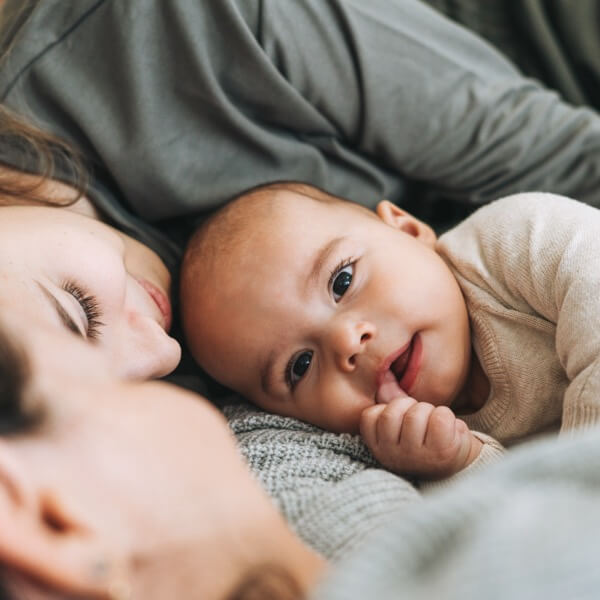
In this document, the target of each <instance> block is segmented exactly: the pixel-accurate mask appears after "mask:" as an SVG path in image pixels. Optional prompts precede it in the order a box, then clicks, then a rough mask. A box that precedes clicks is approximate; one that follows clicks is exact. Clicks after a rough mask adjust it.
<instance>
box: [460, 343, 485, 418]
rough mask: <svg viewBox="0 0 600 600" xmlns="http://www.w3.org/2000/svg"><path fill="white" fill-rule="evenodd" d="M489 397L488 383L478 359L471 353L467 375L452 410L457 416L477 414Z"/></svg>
mask: <svg viewBox="0 0 600 600" xmlns="http://www.w3.org/2000/svg"><path fill="white" fill-rule="evenodd" d="M489 395H490V381H489V379H488V378H487V375H486V374H485V372H484V371H483V367H482V366H481V363H480V362H479V358H478V357H477V355H476V354H475V353H474V352H473V354H472V356H471V365H470V367H469V374H468V375H467V380H466V381H465V385H464V386H463V388H462V390H461V391H460V393H459V394H458V396H457V397H456V400H455V401H454V402H453V403H452V409H453V410H454V411H455V412H457V413H459V414H469V413H474V412H477V411H478V410H479V409H480V408H481V407H482V406H483V405H484V404H485V403H486V402H487V399H488V397H489Z"/></svg>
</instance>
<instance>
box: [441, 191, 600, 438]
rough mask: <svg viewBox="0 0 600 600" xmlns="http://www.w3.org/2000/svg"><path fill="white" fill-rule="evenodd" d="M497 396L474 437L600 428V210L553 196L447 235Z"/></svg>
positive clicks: (478, 216)
mask: <svg viewBox="0 0 600 600" xmlns="http://www.w3.org/2000/svg"><path fill="white" fill-rule="evenodd" d="M437 249H438V251H439V252H440V254H441V255H442V256H443V257H444V258H445V259H446V261H447V262H448V264H449V265H450V267H451V269H452V270H453V272H454V274H455V275H456V277H457V279H458V282H459V284H460V286H461V289H462V291H463V294H464V296H465V299H466V302H467V308H468V311H469V316H470V320H471V325H472V338H473V345H474V349H475V352H476V354H477V356H478V357H479V360H480V362H481V365H482V367H483V370H484V371H485V373H486V374H487V376H488V378H489V380H490V384H491V392H490V397H489V399H488V400H487V402H486V403H485V404H484V406H483V407H482V408H481V409H480V410H479V411H478V412H476V413H474V414H472V415H466V416H464V417H463V418H464V420H465V421H466V423H467V424H468V425H469V427H470V428H471V429H475V430H478V431H483V432H485V433H488V434H490V435H492V436H494V437H495V438H496V439H498V440H499V441H501V442H502V443H505V444H509V443H512V442H515V441H517V440H519V439H520V438H522V437H523V436H526V435H531V434H534V433H539V432H541V431H545V430H548V429H550V428H553V429H558V427H559V426H560V427H561V431H562V432H565V431H569V430H572V429H575V428H587V427H590V426H593V425H595V424H596V423H598V421H600V370H599V369H600V295H599V293H598V291H599V290H600V268H599V266H600V211H599V210H598V209H595V208H591V207H589V206H587V205H585V204H582V203H580V202H577V201H575V200H570V199H568V198H564V197H559V196H555V195H551V194H541V193H530V194H519V195H515V196H512V197H509V198H504V199H502V200H498V201H497V202H494V203H492V204H490V205H489V206H486V207H484V208H481V209H479V210H478V211H477V212H475V213H474V214H473V215H472V216H471V217H469V218H468V219H467V220H466V221H464V222H463V223H461V224H460V225H459V226H457V227H456V228H454V229H453V230H452V231H450V232H448V233H447V234H445V235H444V236H442V237H441V238H440V240H439V242H438V247H437Z"/></svg>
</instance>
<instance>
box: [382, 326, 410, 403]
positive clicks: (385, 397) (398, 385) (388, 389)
mask: <svg viewBox="0 0 600 600" xmlns="http://www.w3.org/2000/svg"><path fill="white" fill-rule="evenodd" d="M413 347H414V337H413V338H412V339H411V340H410V343H409V344H408V346H407V348H406V350H404V352H402V354H400V356H398V357H397V358H396V359H395V360H394V361H393V362H392V363H391V364H390V366H389V368H388V369H387V370H386V371H385V373H384V374H383V377H382V378H381V381H380V383H379V387H378V388H377V393H376V395H375V401H376V402H378V403H380V404H387V403H389V402H391V401H392V400H394V399H395V398H398V397H399V396H408V394H407V393H406V391H405V390H404V389H403V387H402V378H403V377H404V375H405V373H406V369H407V368H408V364H409V362H410V357H411V355H412V352H413Z"/></svg>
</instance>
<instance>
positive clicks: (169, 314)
mask: <svg viewBox="0 0 600 600" xmlns="http://www.w3.org/2000/svg"><path fill="white" fill-rule="evenodd" d="M137 281H138V283H139V284H140V285H141V286H142V287H143V288H144V289H145V290H146V291H147V292H148V295H149V296H150V298H152V300H154V303H155V304H156V306H158V310H160V314H161V315H162V317H163V321H164V322H163V327H164V328H165V331H167V332H168V331H169V329H171V323H172V322H173V309H172V308H171V302H170V301H169V298H167V295H166V294H165V293H164V292H163V291H162V290H161V289H160V288H158V287H156V286H155V285H154V284H153V283H150V282H149V281H146V280H145V279H138V280H137Z"/></svg>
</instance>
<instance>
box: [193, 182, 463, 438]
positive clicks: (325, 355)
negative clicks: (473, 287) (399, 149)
mask: <svg viewBox="0 0 600 600" xmlns="http://www.w3.org/2000/svg"><path fill="white" fill-rule="evenodd" d="M278 193H279V194H281V198H280V199H278V200H279V202H278V203H277V205H276V208H274V210H273V211H272V212H271V213H270V215H269V218H268V219H267V220H262V221H261V222H257V223H255V224H252V235H251V236H249V239H248V240H247V241H246V243H245V244H244V245H243V251H242V250H241V249H240V250H239V251H238V253H237V254H236V255H235V256H230V257H228V259H227V263H226V264H225V263H223V265H221V266H217V268H216V282H214V285H215V287H214V289H213V290H211V293H205V294H202V298H201V300H200V303H199V305H198V306H197V307H196V308H195V310H196V311H197V314H198V315H200V318H199V320H197V321H196V328H195V331H193V332H188V333H190V334H191V335H190V336H189V337H190V339H191V342H192V346H193V347H194V348H195V350H196V352H195V354H196V358H197V359H198V360H199V361H200V362H201V364H202V365H203V367H204V368H205V369H206V370H207V371H208V372H209V373H211V374H212V375H213V376H214V377H215V378H216V379H217V380H219V381H221V382H222V383H224V384H225V385H227V386H229V387H231V388H233V389H235V390H237V391H239V392H240V393H242V394H243V395H245V396H246V397H247V398H249V399H250V400H252V401H254V402H255V403H256V404H258V405H259V406H262V407H263V408H265V409H267V410H270V411H273V412H276V413H278V414H283V415H288V416H293V417H297V418H300V419H302V420H305V421H308V422H310V423H313V424H315V425H318V426H320V427H322V428H324V429H328V430H331V431H337V432H350V433H357V432H358V425H359V420H360V414H361V413H362V411H363V410H364V409H365V408H367V407H369V406H371V405H373V404H374V403H375V402H389V401H390V400H391V399H392V398H393V397H395V396H396V395H398V394H403V395H404V394H409V395H410V396H412V397H414V398H416V399H417V400H419V401H425V402H430V403H432V404H434V405H450V404H451V403H452V401H453V399H454V398H455V397H456V395H457V393H458V392H459V391H460V389H461V388H462V386H463V384H464V382H465V379H466V375H467V372H468V366H469V361H470V339H469V324H468V317H467V312H466V307H465V303H464V300H463V297H462V294H461V291H460V289H459V287H458V284H457V282H456V280H455V279H454V277H453V275H452V273H451V272H450V270H449V269H448V267H447V266H446V264H445V263H444V261H443V260H442V259H441V258H440V257H439V256H438V254H437V253H436V252H435V249H434V246H435V236H434V235H433V233H432V232H431V230H430V229H429V228H428V227H427V226H426V225H424V224H423V223H421V222H419V221H417V220H416V219H414V218H412V217H411V216H409V215H406V214H405V213H403V212H402V211H400V210H399V209H397V208H396V207H394V206H393V205H391V204H390V203H382V204H380V206H379V207H378V210H377V213H370V212H368V211H366V210H365V209H363V208H360V207H358V206H355V205H351V204H347V203H344V202H335V203H324V202H319V201H316V200H312V199H310V198H307V197H305V196H302V195H299V194H296V193H294V192H288V191H280V192H278ZM280 207H281V208H280ZM249 228H250V226H249ZM212 284H213V282H211V285H212Z"/></svg>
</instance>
